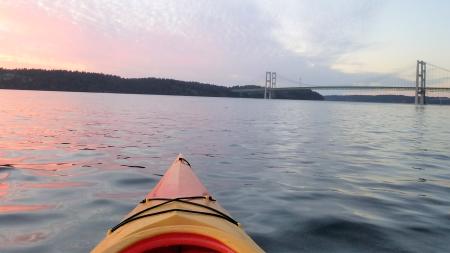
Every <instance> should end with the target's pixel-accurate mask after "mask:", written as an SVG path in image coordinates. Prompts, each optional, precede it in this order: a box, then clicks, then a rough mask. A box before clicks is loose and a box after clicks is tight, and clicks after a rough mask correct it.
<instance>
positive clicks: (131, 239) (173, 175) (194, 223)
mask: <svg viewBox="0 0 450 253" xmlns="http://www.w3.org/2000/svg"><path fill="white" fill-rule="evenodd" d="M91 252H92V253H104V252H105V253H106V252H108V253H116V252H117V253H119V252H120V253H131V252H133V253H139V252H142V253H143V252H146V253H172V252H185V253H187V252H190V253H193V252H198V253H203V252H210V253H252V252H255V253H257V252H264V251H263V250H262V249H261V248H260V247H259V246H258V245H257V244H256V243H255V242H254V241H253V240H252V239H251V238H250V237H249V236H248V235H247V234H246V233H245V231H244V230H243V229H242V228H241V225H240V224H239V223H238V222H237V221H236V220H234V219H233V218H232V217H231V216H230V215H229V214H228V212H227V211H226V210H225V209H224V208H223V207H221V206H220V205H219V203H218V202H217V201H216V200H215V199H214V198H213V197H212V196H211V194H210V193H209V192H208V190H207V189H206V187H205V186H204V185H203V184H202V182H201V181H200V180H199V179H198V177H197V176H196V175H195V173H194V172H193V170H192V168H191V165H190V164H189V162H188V161H187V160H186V159H185V158H184V157H183V156H182V155H179V156H178V157H177V158H176V159H175V161H174V162H173V163H172V165H171V166H170V167H169V169H168V170H167V171H166V173H165V174H164V176H163V177H162V178H161V180H160V181H159V182H158V184H157V185H156V186H155V187H154V188H153V190H152V191H150V192H149V193H148V194H147V196H146V197H145V199H144V200H142V201H141V202H140V203H139V204H138V205H137V206H136V207H135V208H134V209H133V210H132V211H131V212H130V213H129V214H128V215H127V216H126V217H125V218H124V219H123V220H122V221H121V222H120V223H119V224H117V225H116V226H114V227H113V228H111V229H109V230H108V232H107V234H106V236H105V238H104V239H103V240H102V241H101V242H100V243H99V244H98V245H97V246H96V247H95V248H94V249H93V250H92V251H91Z"/></svg>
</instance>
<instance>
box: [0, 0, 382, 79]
mask: <svg viewBox="0 0 450 253" xmlns="http://www.w3.org/2000/svg"><path fill="white" fill-rule="evenodd" d="M385 8H386V1H376V0H367V1H360V0H340V1H335V0H318V1H307V0H303V1H297V0H285V1H269V0H248V1H240V0H228V1H225V0H223V1H221V0H218V1H207V0H182V1H174V0H152V1H144V0H130V1H122V0H30V1H25V0H17V1H13V0H5V1H2V2H1V3H0V14H1V15H0V31H1V33H0V64H2V65H6V66H19V67H21V66H25V67H29V66H33V67H49V68H58V67H61V68H77V69H84V70H90V71H102V72H107V73H114V74H120V75H125V76H161V77H172V78H178V79H187V80H199V81H204V82H215V83H220V84H225V85H231V84H250V83H251V84H254V83H255V82H256V84H261V82H262V80H261V79H263V78H264V72H265V71H278V72H279V73H282V75H285V76H289V77H292V78H298V77H300V76H301V77H302V78H303V80H311V81H316V82H332V81H333V80H334V81H336V80H352V79H354V78H355V76H357V75H355V73H357V74H361V72H369V71H368V70H367V68H365V69H363V68H359V69H358V67H355V66H357V65H358V64H360V65H361V66H362V65H364V64H365V62H367V61H368V59H364V57H363V56H364V55H367V53H365V52H368V51H370V50H371V49H372V48H373V47H377V46H378V42H379V41H378V40H374V39H373V36H374V35H373V32H372V31H374V30H377V27H376V26H377V25H378V24H379V15H380V13H382V12H383V11H384V9H385ZM355 52H358V55H360V56H361V57H354V56H355ZM361 52H363V53H361ZM368 57H372V58H375V56H373V55H370V54H369V56H368ZM350 72H351V74H348V73H350ZM374 72H376V71H374ZM258 82H259V83H258Z"/></svg>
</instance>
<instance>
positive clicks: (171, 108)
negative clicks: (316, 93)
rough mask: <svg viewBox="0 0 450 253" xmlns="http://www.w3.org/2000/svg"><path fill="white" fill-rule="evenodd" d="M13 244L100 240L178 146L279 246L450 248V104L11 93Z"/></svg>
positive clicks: (6, 243)
mask: <svg viewBox="0 0 450 253" xmlns="http://www.w3.org/2000/svg"><path fill="white" fill-rule="evenodd" d="M0 119H1V120H0V164H2V166H0V251H1V252H88V251H89V250H90V249H91V248H92V247H93V246H94V245H95V244H96V243H97V242H98V241H99V240H100V239H101V238H102V237H103V236H104V234H105V231H106V229H107V228H109V227H111V226H113V225H115V224H116V223H117V222H118V221H119V220H120V219H121V218H122V217H123V216H124V215H125V214H127V213H128V212H129V211H130V210H131V209H132V208H133V207H134V206H135V205H136V204H137V202H138V201H139V200H141V199H142V198H143V196H144V195H145V193H147V192H148V191H149V190H150V189H151V188H152V187H153V186H154V185H155V183H156V182H157V180H158V179H159V178H160V175H161V174H163V173H164V171H165V169H166V168H167V166H168V165H169V164H170V163H171V162H172V160H173V159H174V158H175V156H176V155H177V154H178V153H184V154H185V156H186V157H187V158H188V159H189V161H190V162H191V164H192V165H193V167H194V169H195V171H196V172H197V173H198V175H199V176H200V177H201V179H203V181H204V182H205V184H206V186H207V187H208V188H209V189H210V191H211V192H212V193H213V194H214V195H215V197H216V198H217V199H219V201H220V202H221V204H222V205H223V206H224V207H225V208H227V209H228V210H229V211H230V212H231V214H232V215H233V216H234V217H235V218H236V219H237V220H239V221H240V222H241V223H243V224H244V227H245V229H246V230H247V232H249V233H250V235H251V236H252V237H253V238H254V239H255V240H256V241H257V242H258V243H259V244H260V245H261V246H262V247H263V248H264V249H265V250H266V251H268V252H449V250H450V107H440V106H426V107H421V108H420V107H415V106H414V105H398V104H395V105H394V104H371V103H339V102H336V103H335V102H312V101H309V102H307V101H277V100H272V101H263V100H256V99H231V98H200V97H176V96H148V95H119V94H88V93H84V94H83V93H59V92H31V91H0Z"/></svg>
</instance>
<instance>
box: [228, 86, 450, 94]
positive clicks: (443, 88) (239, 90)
mask: <svg viewBox="0 0 450 253" xmlns="http://www.w3.org/2000/svg"><path fill="white" fill-rule="evenodd" d="M306 89H308V90H392V91H401V90H402V91H409V90H410V91H415V90H416V87H411V86H350V85H349V86H332V85H330V86H302V87H284V88H273V89H272V91H277V90H279V91H294V90H306ZM426 89H427V91H447V92H450V87H426ZM232 91H233V92H237V93H242V92H264V88H253V89H233V90H232Z"/></svg>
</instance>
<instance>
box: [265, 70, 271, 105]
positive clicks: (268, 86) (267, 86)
mask: <svg viewBox="0 0 450 253" xmlns="http://www.w3.org/2000/svg"><path fill="white" fill-rule="evenodd" d="M271 86H272V72H266V86H265V87H264V99H267V98H269V99H270V95H269V93H270V91H269V90H270V87H271Z"/></svg>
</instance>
